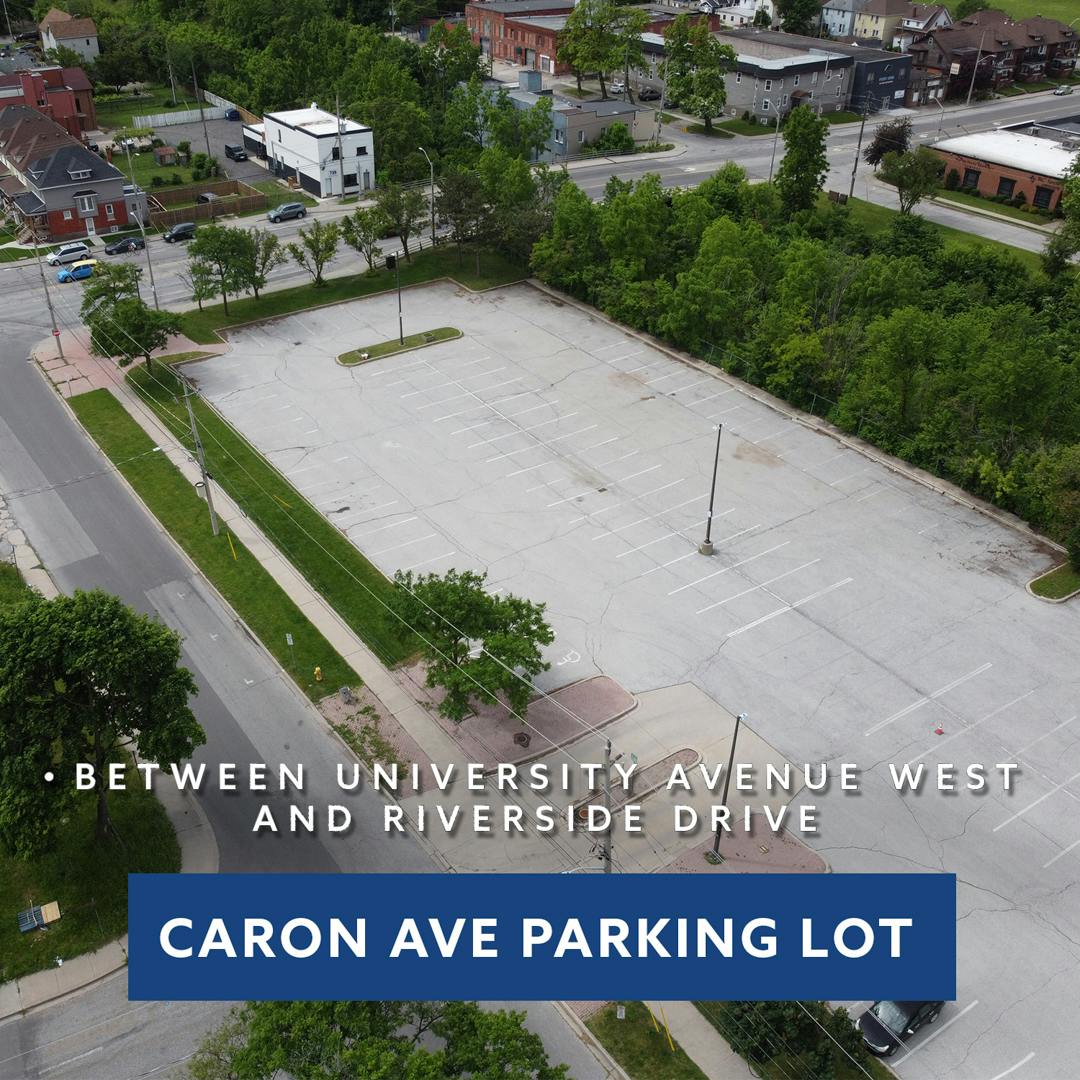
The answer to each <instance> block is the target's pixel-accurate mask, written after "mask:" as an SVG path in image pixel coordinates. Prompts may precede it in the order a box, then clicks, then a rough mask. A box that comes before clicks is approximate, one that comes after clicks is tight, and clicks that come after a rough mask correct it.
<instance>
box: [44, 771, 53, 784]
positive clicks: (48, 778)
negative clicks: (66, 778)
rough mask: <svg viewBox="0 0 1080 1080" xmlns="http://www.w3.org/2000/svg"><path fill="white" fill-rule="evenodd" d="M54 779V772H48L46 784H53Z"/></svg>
mask: <svg viewBox="0 0 1080 1080" xmlns="http://www.w3.org/2000/svg"><path fill="white" fill-rule="evenodd" d="M53 779H54V777H53V774H52V773H51V772H47V773H46V774H45V783H46V784H51V783H52V782H53Z"/></svg>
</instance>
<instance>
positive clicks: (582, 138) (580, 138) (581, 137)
mask: <svg viewBox="0 0 1080 1080" xmlns="http://www.w3.org/2000/svg"><path fill="white" fill-rule="evenodd" d="M577 141H578V142H579V143H583V142H584V141H585V129H584V128H582V129H581V130H580V131H579V132H578V133H577Z"/></svg>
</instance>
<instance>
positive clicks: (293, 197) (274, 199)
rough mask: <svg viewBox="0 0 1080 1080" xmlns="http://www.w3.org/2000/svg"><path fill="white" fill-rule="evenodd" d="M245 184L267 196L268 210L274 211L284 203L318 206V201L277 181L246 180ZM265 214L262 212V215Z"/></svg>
mask: <svg viewBox="0 0 1080 1080" xmlns="http://www.w3.org/2000/svg"><path fill="white" fill-rule="evenodd" d="M244 183H245V184H250V185H251V187H253V188H254V189H255V190H256V191H261V192H262V193H263V194H264V195H265V196H266V209H267V210H273V208H274V207H275V206H281V204H282V203H288V202H298V203H303V204H304V206H317V205H318V201H317V200H316V199H313V198H312V197H311V196H310V195H306V194H304V192H302V191H292V190H290V189H289V188H287V187H285V186H284V185H283V184H279V183H278V182H277V181H276V180H245V181H244ZM263 212H264V211H260V213H263Z"/></svg>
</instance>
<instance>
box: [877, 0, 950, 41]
mask: <svg viewBox="0 0 1080 1080" xmlns="http://www.w3.org/2000/svg"><path fill="white" fill-rule="evenodd" d="M951 25H952V16H951V15H950V14H949V11H948V9H947V8H945V7H943V6H942V5H941V4H908V12H907V14H906V15H905V16H904V17H903V18H902V19H901V20H900V22H899V24H898V25H897V27H896V29H895V30H894V31H893V36H892V47H893V48H894V49H899V50H900V51H901V52H907V50H908V49H909V48H910V46H911V43H912V42H913V41H914V40H915V39H916V38H917V37H920V36H921V35H923V34H929V33H930V31H931V30H938V29H940V28H941V27H943V26H951Z"/></svg>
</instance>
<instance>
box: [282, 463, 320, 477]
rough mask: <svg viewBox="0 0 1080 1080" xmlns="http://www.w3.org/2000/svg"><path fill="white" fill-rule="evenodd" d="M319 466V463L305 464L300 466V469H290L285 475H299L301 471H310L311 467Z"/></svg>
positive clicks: (316, 467) (318, 467)
mask: <svg viewBox="0 0 1080 1080" xmlns="http://www.w3.org/2000/svg"><path fill="white" fill-rule="evenodd" d="M320 468H322V466H321V465H320V464H315V465H305V466H304V467H303V468H300V469H290V470H289V471H288V472H287V473H286V474H285V475H286V476H299V475H300V474H301V473H302V472H311V470H312V469H320Z"/></svg>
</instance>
